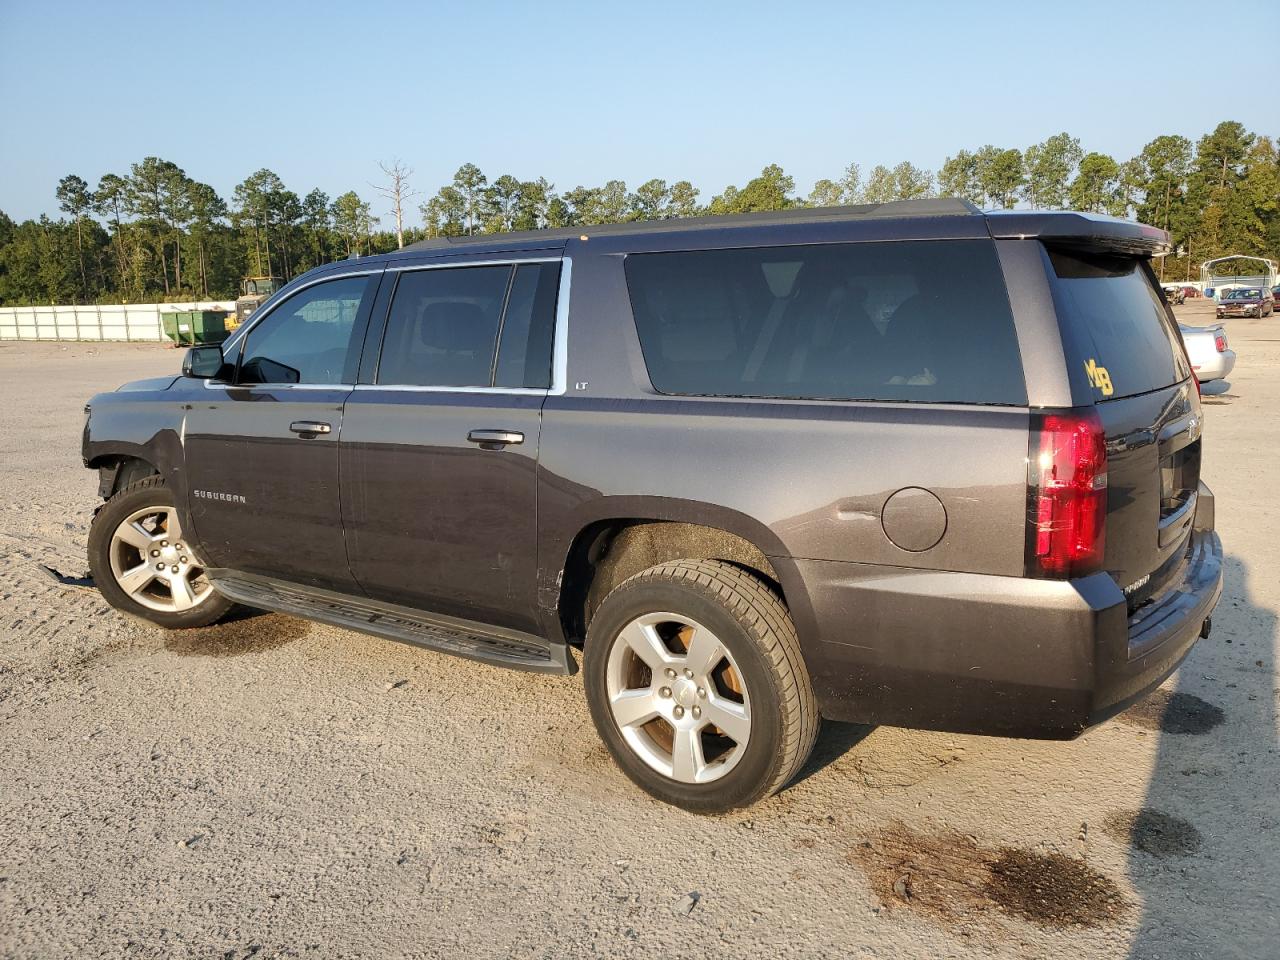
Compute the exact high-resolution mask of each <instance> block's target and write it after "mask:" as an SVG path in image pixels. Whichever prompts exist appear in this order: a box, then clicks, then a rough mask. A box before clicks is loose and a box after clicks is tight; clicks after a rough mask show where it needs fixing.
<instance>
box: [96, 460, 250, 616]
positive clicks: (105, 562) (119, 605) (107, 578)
mask: <svg viewBox="0 0 1280 960" xmlns="http://www.w3.org/2000/svg"><path fill="white" fill-rule="evenodd" d="M173 506H174V501H173V494H172V493H170V492H169V488H168V487H167V486H165V482H164V480H163V479H162V478H161V477H158V476H151V477H147V478H145V479H143V480H138V481H136V482H134V483H131V484H129V486H127V487H125V488H124V489H123V490H120V491H118V492H117V493H116V494H115V495H114V496H112V497H111V499H110V500H108V501H107V502H106V503H105V504H103V505H102V507H101V508H100V509H99V510H98V513H97V515H96V516H95V517H94V518H93V524H92V526H90V528H89V551H88V552H89V571H90V572H91V573H92V575H93V582H94V584H95V585H96V586H97V588H98V590H99V592H100V593H101V594H102V596H103V597H104V598H105V599H106V601H107V603H109V604H111V606H113V607H115V608H116V609H117V610H120V611H123V612H124V613H128V614H132V615H133V616H135V617H141V618H142V619H144V620H149V621H151V622H152V623H155V624H158V625H159V626H161V627H165V628H166V629H169V630H180V629H185V628H188V627H205V626H208V625H209V624H211V623H215V622H217V621H218V620H220V619H221V618H222V617H224V616H226V614H227V613H228V612H230V611H231V609H232V608H233V607H234V606H235V604H233V603H232V602H231V601H230V600H228V599H227V598H226V597H224V596H222V595H221V594H220V593H218V592H216V591H211V592H210V593H209V594H208V595H207V596H206V597H204V599H203V600H201V601H200V602H199V603H198V604H196V605H195V606H193V607H191V608H190V609H188V610H174V611H164V610H154V609H152V608H150V607H147V606H145V605H144V604H142V603H139V602H138V601H137V600H135V599H134V598H133V597H132V596H130V594H129V593H128V592H126V591H125V590H124V589H123V588H122V587H121V586H120V584H119V583H118V582H117V580H116V576H115V574H114V573H113V572H112V569H111V538H112V535H113V534H114V532H115V530H116V528H117V527H119V526H120V524H121V523H123V522H124V521H125V520H126V519H127V518H128V517H129V516H130V515H132V514H133V513H135V512H137V511H139V510H143V509H146V508H147V507H168V508H172V507H173ZM189 549H190V548H188V550H189Z"/></svg>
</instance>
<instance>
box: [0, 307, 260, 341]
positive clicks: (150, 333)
mask: <svg viewBox="0 0 1280 960" xmlns="http://www.w3.org/2000/svg"><path fill="white" fill-rule="evenodd" d="M235 306H236V305H235V301H234V300H216V301H207V300H202V301H200V302H199V303H126V304H99V305H96V306H95V305H89V306H83V307H81V306H64V307H0V340H164V339H165V335H164V327H163V325H162V322H161V319H160V315H161V314H162V313H173V312H174V311H178V310H225V311H226V312H227V313H231V312H233V311H234V310H235Z"/></svg>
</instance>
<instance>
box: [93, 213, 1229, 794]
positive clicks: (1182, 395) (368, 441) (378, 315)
mask: <svg viewBox="0 0 1280 960" xmlns="http://www.w3.org/2000/svg"><path fill="white" fill-rule="evenodd" d="M1167 249H1168V237H1167V235H1166V234H1165V233H1164V232H1163V231H1160V230H1157V229H1154V228H1152V227H1147V226H1143V225H1140V224H1135V223H1131V222H1126V221H1121V220H1114V219H1110V218H1105V217H1096V216H1092V215H1086V214H1072V213H1049V214H1042V213H1023V212H1011V213H1006V214H984V213H982V212H980V211H978V210H977V209H976V208H974V207H972V206H970V205H969V204H966V203H963V202H961V201H947V200H927V201H911V202H901V203H889V204H883V205H869V206H865V207H853V208H836V209H806V210H801V211H793V212H783V213H768V214H752V215H746V216H741V217H724V218H714V217H711V218H697V219H689V220H670V221H663V222H659V223H629V224H621V225H613V226H602V227H594V226H591V227H575V228H573V229H571V230H547V231H542V232H531V233H521V234H509V235H489V236H478V237H463V238H453V239H439V240H431V241H425V242H423V243H420V244H416V245H414V246H411V247H407V248H406V249H404V250H403V251H399V252H396V253H392V254H388V255H384V256H377V257H369V258H364V259H359V260H349V261H344V262H341V263H335V264H330V265H327V266H324V267H320V268H317V269H316V270H313V271H311V272H310V273H308V274H306V275H305V276H302V277H300V278H297V279H295V280H294V281H292V282H291V283H290V284H288V285H287V286H286V287H285V288H284V289H283V290H281V291H279V292H277V293H275V294H274V295H273V296H272V297H271V298H270V299H269V300H268V301H267V302H266V303H265V304H264V305H263V306H262V307H261V308H259V309H258V310H257V311H255V313H254V314H253V316H252V317H251V318H250V320H249V321H248V322H247V323H246V324H245V325H244V326H243V327H242V328H241V329H240V330H238V331H236V333H235V334H234V335H233V336H232V337H231V338H229V339H228V340H227V341H226V342H225V343H224V344H222V345H220V346H209V347H198V348H193V349H192V350H191V351H190V352H189V353H188V356H187V360H186V362H185V363H184V368H183V372H184V375H183V376H176V375H175V376H171V377H165V378H161V379H158V380H150V381H142V382H139V383H135V384H131V385H127V386H126V387H123V388H121V389H120V390H118V391H116V392H113V393H105V394H100V395H98V396H95V397H94V398H93V399H92V401H91V403H90V404H89V406H88V408H87V418H86V422H85V426H84V445H83V449H84V462H85V465H86V466H88V467H91V468H93V469H95V470H97V471H98V474H99V493H100V495H101V497H102V498H103V499H104V500H105V501H106V502H105V504H103V505H102V506H101V507H100V508H99V510H98V511H97V514H96V516H95V518H94V521H93V525H92V528H91V531H90V536H89V561H90V565H91V568H92V570H93V574H94V578H95V580H96V582H97V584H98V586H99V588H100V589H101V591H102V593H103V595H104V596H105V597H106V598H107V600H108V601H109V602H110V603H112V604H113V605H115V606H116V607H118V608H120V609H121V610H124V611H127V612H129V613H132V614H135V615H138V616H141V617H145V618H147V619H150V620H152V621H154V622H155V623H158V624H160V625H162V626H164V627H168V628H182V627H193V626H199V625H203V624H208V623H211V622H213V621H215V620H217V619H219V618H220V617H222V616H224V615H226V614H227V613H228V611H229V610H230V609H231V607H232V605H233V604H237V603H238V604H244V605H246V606H249V607H257V608H262V609H268V610H280V611H287V612H290V613H293V614H297V615H301V616H306V617H311V618H313V619H316V620H319V621H324V622H327V623H331V624H336V625H339V626H342V627H347V628H350V629H354V630H361V631H364V632H367V633H371V634H375V635H378V636H382V637H387V638H391V639H395V640H401V641H407V642H410V643H414V644H418V645H421V646H423V647H427V648H430V649H433V650H438V651H443V652H447V653H453V654H458V655H461V656H466V657H471V658H474V659H477V660H481V661H484V662H487V663H492V664H496V665H501V666H506V667H516V668H521V669H526V670H535V671H541V672H545V673H556V674H568V673H573V672H575V670H576V669H577V665H578V661H579V660H580V659H581V660H582V664H583V678H584V684H585V688H586V695H587V700H588V703H589V706H590V711H591V715H592V718H593V720H594V722H595V726H596V729H597V731H598V732H599V734H600V736H601V738H602V739H603V740H604V742H605V744H606V745H607V747H608V749H609V750H610V751H611V753H612V754H613V756H614V758H615V759H616V761H617V762H618V764H619V765H620V766H621V767H622V769H623V770H624V771H625V772H626V773H627V775H628V776H630V777H631V778H632V779H633V780H634V781H635V782H636V783H637V784H639V785H640V786H641V787H643V788H644V789H646V790H648V791H649V792H650V793H652V794H653V795H654V796H657V797H659V798H661V799H662V800H665V801H668V802H670V803H674V804H679V805H681V806H684V807H686V808H688V809H691V810H697V811H702V812H708V811H717V810H725V809H728V808H731V807H735V806H742V805H745V804H749V803H752V802H753V801H756V800H758V799H760V798H762V797H764V796H767V795H769V794H770V793H772V792H775V791H777V790H779V789H781V788H782V787H783V786H785V785H786V784H787V782H788V781H790V780H791V779H792V778H793V777H794V776H795V775H796V774H797V773H798V772H799V771H800V769H801V767H802V766H803V764H804V762H805V760H806V758H807V756H808V755H809V752H810V750H811V748H812V747H813V744H814V740H815V738H816V736H817V732H818V726H819V723H820V720H821V719H822V718H829V719H832V720H840V721H851V722H857V723H866V724H894V725H902V726H908V727H919V728H929V729H937V730H949V731H963V732H970V733H983V734H997V735H1008V736H1020V737H1021V736H1031V737H1050V738H1069V737H1074V736H1076V735H1078V734H1079V733H1080V732H1081V731H1083V730H1084V729H1085V728H1086V727H1088V726H1089V725H1090V724H1095V723H1098V722H1100V721H1103V720H1105V719H1106V718H1108V717H1110V716H1112V715H1114V714H1115V713H1117V712H1119V711H1120V710H1122V709H1124V708H1125V707H1126V706H1128V705H1129V704H1131V703H1133V702H1134V701H1135V700H1137V699H1138V698H1140V697H1142V696H1144V695H1145V694H1146V693H1148V692H1149V691H1150V690H1152V689H1153V688H1154V687H1155V686H1156V685H1158V684H1159V683H1161V682H1162V681H1163V680H1164V679H1165V678H1166V677H1167V676H1168V675H1169V674H1170V673H1171V672H1172V671H1173V670H1174V669H1176V668H1177V666H1178V665H1179V663H1181V662H1182V660H1183V658H1184V657H1185V656H1186V655H1187V653H1188V651H1189V650H1190V649H1191V648H1192V645H1193V644H1194V643H1195V641H1196V639H1197V637H1199V636H1202V635H1207V631H1208V626H1209V616H1210V613H1211V612H1212V610H1213V608H1214V605H1215V603H1216V602H1217V600H1218V596H1219V594H1220V592H1221V584H1222V545H1221V542H1220V541H1219V539H1218V536H1217V535H1216V533H1215V532H1214V498H1213V494H1212V493H1211V492H1210V491H1209V489H1208V488H1207V487H1206V486H1205V485H1204V483H1202V482H1201V480H1200V463H1201V450H1202V440H1201V425H1202V423H1203V419H1202V413H1201V408H1200V398H1199V393H1198V390H1197V388H1196V384H1195V379H1194V377H1193V376H1192V372H1191V369H1190V366H1189V363H1188V360H1187V355H1186V353H1185V351H1184V348H1183V344H1182V341H1181V339H1180V337H1179V333H1178V329H1177V326H1176V325H1175V323H1174V321H1173V318H1172V315H1171V312H1170V310H1169V308H1168V306H1167V304H1166V303H1165V301H1164V300H1163V298H1162V297H1161V295H1160V289H1159V286H1158V284H1157V282H1156V280H1155V277H1154V275H1153V273H1152V270H1151V266H1150V260H1151V257H1152V256H1153V255H1156V254H1162V253H1165V252H1167ZM491 693H492V700H491V706H492V709H493V710H494V711H496V712H502V711H505V710H508V709H509V707H508V705H507V704H506V703H505V701H504V700H503V697H502V693H501V686H500V684H499V682H498V681H497V679H496V678H495V680H494V683H493V690H492V691H491ZM510 722H518V721H517V720H515V719H511V721H510Z"/></svg>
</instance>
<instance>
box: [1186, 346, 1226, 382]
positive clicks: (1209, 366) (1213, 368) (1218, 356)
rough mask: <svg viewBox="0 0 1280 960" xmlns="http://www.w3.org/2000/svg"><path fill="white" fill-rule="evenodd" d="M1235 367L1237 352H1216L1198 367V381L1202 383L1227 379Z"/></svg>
mask: <svg viewBox="0 0 1280 960" xmlns="http://www.w3.org/2000/svg"><path fill="white" fill-rule="evenodd" d="M1235 365H1236V352H1235V351H1234V350H1224V351H1223V352H1222V353H1218V352H1216V351H1215V352H1214V354H1213V356H1212V357H1210V358H1209V359H1208V360H1206V361H1205V362H1204V363H1202V364H1201V365H1199V366H1198V367H1196V379H1197V380H1199V381H1200V382H1201V383H1207V382H1208V381H1210V380H1222V379H1225V378H1226V376H1227V375H1228V374H1229V373H1231V370H1232V368H1233V367H1235Z"/></svg>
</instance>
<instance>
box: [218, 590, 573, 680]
mask: <svg viewBox="0 0 1280 960" xmlns="http://www.w3.org/2000/svg"><path fill="white" fill-rule="evenodd" d="M206 572H207V574H208V576H209V580H210V581H211V582H212V583H213V585H214V587H215V588H216V589H217V591H218V592H219V593H221V594H222V595H223V596H225V597H227V598H228V599H231V600H235V601H236V602H237V603H243V604H245V605H246V606H250V607H260V608H262V609H264V610H275V611H277V612H279V613H292V614H296V615H297V616H300V617H307V618H309V619H312V620H319V621H321V622H322V623H329V624H332V625H333V626H335V627H343V628H345V629H348V630H357V631H359V632H361V633H369V634H372V635H373V636H375V637H385V638H386V639H388V640H399V641H400V642H401V643H412V644H414V645H415V646H419V647H426V648H427V649H429V650H437V651H439V652H441V653H451V654H454V655H455V656H459V657H466V658H467V659H469V660H479V661H481V662H483V663H492V664H496V665H498V666H502V667H514V668H515V669H517V670H531V671H533V672H535V673H555V674H561V675H566V676H567V675H569V674H571V673H574V672H575V671H576V670H577V664H576V663H575V662H574V660H573V659H572V658H571V657H570V656H569V648H568V647H567V646H566V645H565V644H562V643H561V644H554V643H551V642H550V641H548V640H545V639H543V638H542V637H536V636H534V635H533V634H531V633H523V632H521V631H519V630H508V629H505V628H503V627H493V626H489V625H488V624H480V623H474V622H472V621H470V620H462V619H458V618H454V617H446V616H443V615H441V614H436V613H425V612H423V611H421V610H414V609H413V608H411V607H401V606H397V605H396V604H393V603H383V602H382V601H380V600H371V599H369V598H367V597H359V598H357V597H351V596H347V595H346V594H342V593H335V592H333V591H330V590H320V589H318V588H316V587H304V586H301V585H299V584H296V583H286V582H284V581H280V580H271V579H269V578H267V577H258V576H254V575H253V574H246V573H241V572H239V571H237V570H225V569H223V570H208V571H206Z"/></svg>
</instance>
